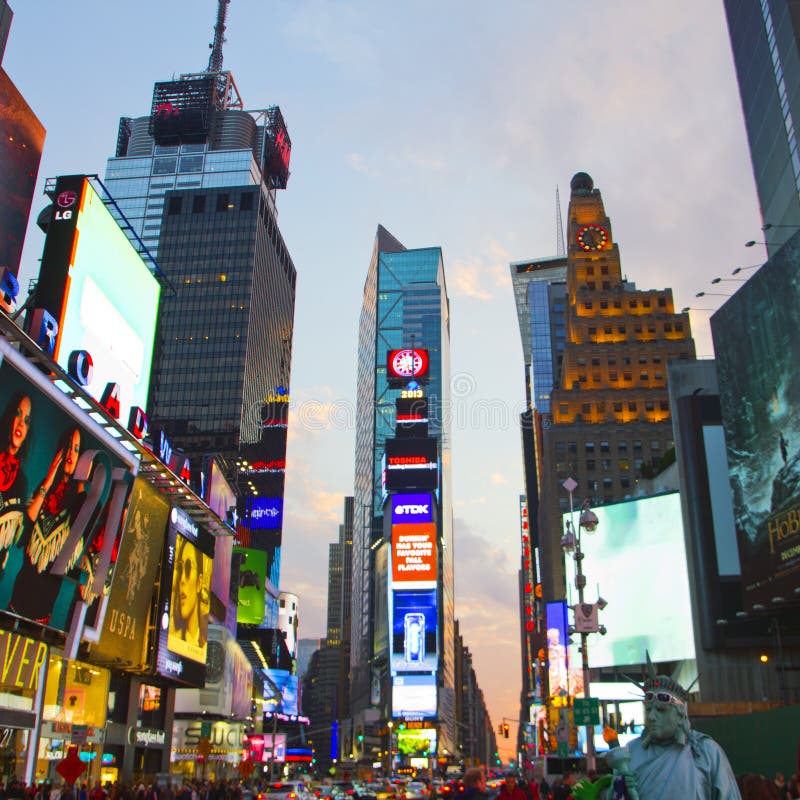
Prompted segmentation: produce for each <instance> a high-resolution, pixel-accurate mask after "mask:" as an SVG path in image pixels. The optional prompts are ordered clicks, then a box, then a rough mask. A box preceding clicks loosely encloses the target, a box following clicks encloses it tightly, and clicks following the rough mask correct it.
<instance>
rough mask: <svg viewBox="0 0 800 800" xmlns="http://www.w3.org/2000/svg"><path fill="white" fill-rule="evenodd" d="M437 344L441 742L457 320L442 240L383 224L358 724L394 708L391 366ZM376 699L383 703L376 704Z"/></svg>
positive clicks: (363, 521)
mask: <svg viewBox="0 0 800 800" xmlns="http://www.w3.org/2000/svg"><path fill="white" fill-rule="evenodd" d="M404 349H405V350H419V349H424V350H426V351H427V356H428V365H427V383H426V384H425V393H426V395H427V401H428V417H429V425H428V433H429V436H430V437H432V438H434V439H436V440H438V453H439V465H440V470H439V471H440V474H441V477H440V480H439V491H438V508H439V530H438V536H439V539H440V542H438V543H437V546H440V549H441V551H442V557H441V559H440V560H439V561H438V593H437V596H438V624H439V625H440V626H441V634H439V637H438V641H439V642H444V643H445V644H446V646H445V647H444V652H441V653H439V655H438V659H439V663H438V667H437V669H436V675H437V682H438V687H437V688H438V701H437V702H438V707H437V717H438V720H439V722H440V726H439V733H440V742H444V747H449V749H450V751H451V752H452V751H453V747H452V746H450V745H448V742H450V743H452V742H453V739H454V729H455V724H454V723H455V720H454V690H453V687H454V664H453V660H454V656H453V648H452V647H451V646H450V645H449V644H448V643H452V641H453V613H454V598H453V521H452V494H451V489H450V486H451V478H450V425H449V423H450V420H449V413H448V410H449V402H450V323H449V300H448V298H447V290H446V285H445V276H444V266H443V262H442V253H441V249H440V248H438V247H430V248H425V249H419V250H406V249H405V247H403V245H402V244H400V242H398V241H397V239H395V238H394V237H393V236H392V235H391V234H390V233H389V232H388V231H387V230H385V229H384V228H383V227H382V226H378V230H377V235H376V237H375V243H374V247H373V252H372V258H371V261H370V265H369V270H368V273H367V280H366V283H365V286H364V298H363V302H362V308H361V318H360V323H359V342H358V375H357V408H356V453H355V493H354V515H353V581H352V584H353V588H352V617H351V626H352V628H351V637H350V641H351V653H350V671H351V673H350V674H351V698H350V703H351V714H352V716H353V718H354V724H359V720H362V721H363V719H364V718H365V717H368V716H370V715H371V714H374V713H377V714H379V715H380V717H381V718H382V719H384V720H385V719H386V715H387V714H389V713H390V711H391V709H390V692H391V685H390V684H391V681H390V665H389V663H388V662H389V655H390V653H389V650H390V645H389V639H390V638H391V637H390V636H389V633H388V631H387V625H388V624H389V622H388V620H387V608H386V605H385V603H386V594H387V586H388V584H389V583H390V580H389V578H390V576H387V568H388V566H387V565H388V558H387V555H386V542H385V540H384V520H383V508H384V499H385V497H384V489H383V482H382V479H383V476H384V469H383V459H384V452H385V450H386V441H387V439H390V438H391V437H393V436H394V434H395V423H396V401H397V399H398V398H399V397H400V395H401V393H402V391H403V389H404V387H405V384H403V385H402V386H401V385H398V384H396V383H394V382H393V380H392V379H391V378H390V376H389V374H388V364H389V353H390V352H391V351H400V350H404ZM369 709H373V711H371V712H368V710H369Z"/></svg>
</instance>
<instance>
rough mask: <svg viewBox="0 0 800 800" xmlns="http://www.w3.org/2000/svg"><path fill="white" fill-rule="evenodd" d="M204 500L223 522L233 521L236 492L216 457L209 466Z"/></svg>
mask: <svg viewBox="0 0 800 800" xmlns="http://www.w3.org/2000/svg"><path fill="white" fill-rule="evenodd" d="M203 500H204V501H205V503H206V505H207V506H208V507H209V508H210V509H211V510H212V511H213V512H214V513H215V514H216V515H217V516H218V517H219V518H220V519H221V520H222V521H223V522H227V523H228V524H230V523H231V513H232V511H233V510H234V509H235V508H236V494H235V493H234V491H233V489H231V485H230V484H229V483H228V481H227V479H226V478H225V475H224V473H223V471H222V468H221V467H220V465H219V464H218V463H217V460H216V459H211V463H210V464H209V467H208V477H207V478H206V482H205V496H204V497H203Z"/></svg>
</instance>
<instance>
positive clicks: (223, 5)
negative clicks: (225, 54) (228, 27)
mask: <svg viewBox="0 0 800 800" xmlns="http://www.w3.org/2000/svg"><path fill="white" fill-rule="evenodd" d="M230 2H231V0H217V24H216V25H214V41H213V43H212V44H210V45H209V47H210V48H211V55H210V56H209V57H208V69H207V70H206V72H221V71H222V45H223V43H224V42H225V17H226V15H227V13H228V4H229V3H230Z"/></svg>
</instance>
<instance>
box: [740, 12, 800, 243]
mask: <svg viewBox="0 0 800 800" xmlns="http://www.w3.org/2000/svg"><path fill="white" fill-rule="evenodd" d="M725 13H726V14H727V17H728V32H729V34H730V39H731V48H732V50H733V60H734V63H735V65H736V76H737V79H738V82H739V94H740V96H741V99H742V110H743V112H744V121H745V127H746V128H747V138H748V141H749V143H750V159H751V161H752V162H753V174H754V176H755V181H756V190H757V192H758V200H759V204H760V205H761V216H762V219H763V220H764V225H765V227H766V226H773V227H767V233H766V234H765V235H766V240H767V249H768V250H769V253H770V255H774V253H775V252H776V251H777V250H778V248H780V246H781V245H782V244H783V243H784V242H785V241H786V240H787V239H788V238H789V237H790V236H791V235H792V234H793V233H794V232H795V231H796V230H797V229H798V228H800V152H799V151H798V142H797V138H798V136H799V135H800V129H798V125H799V124H800V95H798V93H797V91H796V87H797V86H798V84H800V14H798V10H797V2H796V1H795V0H757V2H754V0H725ZM781 226H784V227H781Z"/></svg>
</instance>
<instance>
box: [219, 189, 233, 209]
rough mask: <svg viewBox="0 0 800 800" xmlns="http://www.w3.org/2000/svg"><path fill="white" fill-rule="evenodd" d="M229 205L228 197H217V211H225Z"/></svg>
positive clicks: (221, 195) (226, 195)
mask: <svg viewBox="0 0 800 800" xmlns="http://www.w3.org/2000/svg"><path fill="white" fill-rule="evenodd" d="M229 203H230V196H229V195H228V194H227V193H225V194H218V195H217V211H227V210H228V205H229Z"/></svg>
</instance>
